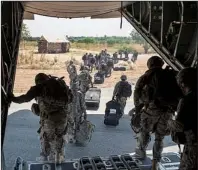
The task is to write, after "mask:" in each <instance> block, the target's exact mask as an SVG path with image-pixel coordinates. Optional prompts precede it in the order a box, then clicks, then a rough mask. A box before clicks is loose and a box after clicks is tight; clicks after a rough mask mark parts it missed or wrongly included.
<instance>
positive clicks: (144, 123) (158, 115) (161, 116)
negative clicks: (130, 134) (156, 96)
mask: <svg viewBox="0 0 198 170" xmlns="http://www.w3.org/2000/svg"><path fill="white" fill-rule="evenodd" d="M171 117H172V113H168V112H164V111H161V110H160V109H157V108H152V109H149V108H148V109H147V110H146V111H144V112H142V113H141V130H140V133H139V134H138V135H137V148H138V149H139V150H141V151H142V152H144V153H145V152H146V148H147V146H148V144H149V142H150V140H151V138H150V134H151V132H153V133H154V134H155V142H154V145H153V159H155V160H157V161H160V159H161V153H162V151H163V139H164V137H165V136H166V135H169V134H170V132H169V131H167V122H168V120H169V119H170V118H171Z"/></svg>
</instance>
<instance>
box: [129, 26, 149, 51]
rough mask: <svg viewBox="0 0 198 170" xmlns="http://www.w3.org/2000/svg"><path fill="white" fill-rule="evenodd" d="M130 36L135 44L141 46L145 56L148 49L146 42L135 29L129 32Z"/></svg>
mask: <svg viewBox="0 0 198 170" xmlns="http://www.w3.org/2000/svg"><path fill="white" fill-rule="evenodd" d="M130 36H131V37H132V39H133V41H134V42H135V43H137V44H141V45H142V46H143V48H144V52H145V54H147V53H148V50H149V48H150V45H149V44H148V43H147V42H146V40H145V39H144V38H143V37H142V36H141V35H140V34H139V33H138V32H137V31H136V30H135V29H133V30H132V31H131V33H130Z"/></svg>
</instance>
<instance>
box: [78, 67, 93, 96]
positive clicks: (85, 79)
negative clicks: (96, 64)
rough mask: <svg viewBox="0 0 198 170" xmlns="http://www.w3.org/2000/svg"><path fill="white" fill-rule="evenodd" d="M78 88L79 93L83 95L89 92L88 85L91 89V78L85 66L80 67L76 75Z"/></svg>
mask: <svg viewBox="0 0 198 170" xmlns="http://www.w3.org/2000/svg"><path fill="white" fill-rule="evenodd" d="M78 81H79V88H80V91H81V92H82V93H83V94H84V95H85V93H86V92H87V91H88V90H89V85H90V84H91V86H92V87H93V83H92V77H91V75H90V74H89V71H87V70H86V68H85V66H82V68H81V73H80V74H79V75H78Z"/></svg>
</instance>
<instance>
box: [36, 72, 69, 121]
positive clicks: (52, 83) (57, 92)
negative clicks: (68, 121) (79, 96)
mask: <svg viewBox="0 0 198 170" xmlns="http://www.w3.org/2000/svg"><path fill="white" fill-rule="evenodd" d="M49 77H50V79H49V80H47V81H46V82H44V83H43V84H41V85H42V86H43V87H44V88H43V94H42V95H41V96H40V97H38V104H39V110H40V111H41V116H43V117H45V116H47V117H48V119H49V120H52V121H61V119H63V118H65V116H66V112H65V109H66V106H67V104H68V103H69V102H71V99H70V96H69V95H71V94H70V90H69V87H68V86H67V85H66V83H65V81H64V80H63V77H62V78H58V77H54V76H49ZM56 113H59V116H57V114H56Z"/></svg>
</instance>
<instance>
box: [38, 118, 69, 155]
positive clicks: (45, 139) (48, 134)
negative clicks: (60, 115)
mask: <svg viewBox="0 0 198 170" xmlns="http://www.w3.org/2000/svg"><path fill="white" fill-rule="evenodd" d="M66 131H67V122H64V123H56V124H55V123H54V122H52V121H49V120H45V121H44V122H43V125H42V127H41V133H40V142H41V156H45V157H47V156H50V158H52V159H53V158H54V156H55V154H61V155H62V156H64V155H65V153H64V145H65V140H64V135H65V134H66Z"/></svg>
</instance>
